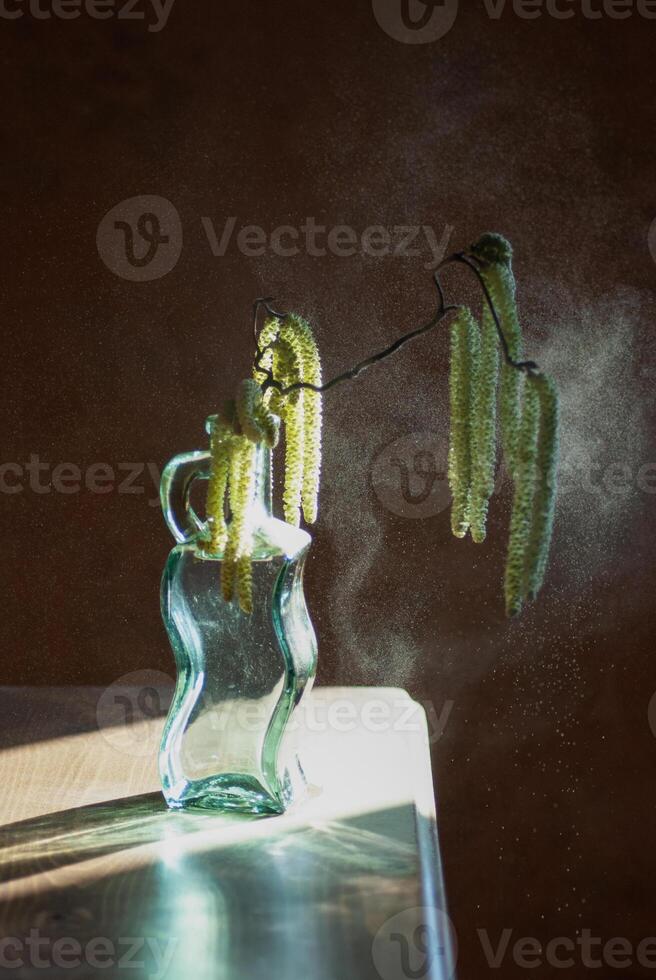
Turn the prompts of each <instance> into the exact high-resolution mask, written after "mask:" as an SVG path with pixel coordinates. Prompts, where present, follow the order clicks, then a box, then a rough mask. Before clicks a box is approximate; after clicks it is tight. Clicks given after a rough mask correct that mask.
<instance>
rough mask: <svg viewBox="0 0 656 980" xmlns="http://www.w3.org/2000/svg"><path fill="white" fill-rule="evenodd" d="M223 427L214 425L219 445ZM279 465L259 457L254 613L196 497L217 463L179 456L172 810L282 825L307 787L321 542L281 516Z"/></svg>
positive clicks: (165, 775) (168, 741) (169, 616)
mask: <svg viewBox="0 0 656 980" xmlns="http://www.w3.org/2000/svg"><path fill="white" fill-rule="evenodd" d="M214 424H215V417H210V419H208V421H207V431H208V432H209V433H210V434H211V433H212V428H213V425H214ZM270 460H271V453H270V451H269V450H268V449H266V448H264V447H258V448H257V451H256V462H255V466H256V491H255V496H254V502H253V504H252V507H251V510H250V512H249V514H248V518H247V519H248V520H250V522H251V526H252V528H253V531H254V542H255V549H254V553H253V612H252V613H251V614H250V615H247V614H246V613H244V612H242V610H241V609H240V608H239V605H238V603H237V602H225V600H224V599H223V596H222V593H221V562H222V559H223V554H222V553H216V554H212V553H210V552H209V551H208V550H206V549H209V548H210V545H209V543H208V542H209V532H208V524H207V522H206V521H203V520H201V518H200V517H199V516H198V515H197V514H196V512H195V511H194V509H193V506H192V504H191V493H192V489H193V487H194V485H195V484H196V482H197V481H198V480H208V479H209V473H210V453H209V452H202V451H201V452H191V453H185V454H183V455H181V456H177V457H176V458H175V459H173V460H171V462H170V463H169V464H168V465H167V466H166V468H165V469H164V472H163V474H162V481H161V488H160V496H161V503H162V510H163V512H164V517H165V520H166V523H167V524H168V526H169V528H170V530H171V532H172V534H173V536H174V538H175V539H176V542H177V543H176V545H175V547H174V548H173V550H172V551H171V553H170V555H169V557H168V561H167V563H166V567H165V569H164V575H163V577H162V591H161V603H162V616H163V619H164V624H165V626H166V630H167V632H168V635H169V639H170V641H171V645H172V647H173V653H174V656H175V660H176V666H177V682H176V687H175V693H174V696H173V701H172V703H171V707H170V709H169V713H168V716H167V719H166V723H165V726H164V732H163V736H162V742H161V747H160V754H159V768H160V777H161V782H162V790H163V793H164V797H165V799H166V802H167V803H168V805H169V806H170V807H174V808H179V807H185V806H197V807H206V808H211V809H216V810H230V811H243V812H248V813H262V814H274V813H282V812H284V811H285V810H287V809H288V808H289V806H291V805H292V803H294V802H296V801H297V800H298V799H299V798H302V797H303V796H304V795H305V793H306V791H307V781H306V777H305V773H304V770H303V766H302V763H301V760H300V756H299V744H298V737H297V736H298V732H297V731H295V730H294V729H295V728H297V727H298V726H294V725H293V724H292V716H293V714H294V712H295V710H296V709H297V708H298V706H299V704H300V703H301V699H302V698H303V696H304V695H306V694H308V693H309V691H310V689H311V687H312V684H313V681H314V677H315V673H316V664H317V646H316V637H315V634H314V629H313V627H312V623H311V621H310V618H309V615H308V610H307V606H306V603H305V596H304V592H303V567H304V564H305V559H306V557H307V554H308V550H309V548H310V544H311V540H312V539H311V538H310V535H309V534H308V533H307V532H306V531H304V530H300V529H299V528H296V527H292V526H291V525H289V524H285V523H284V522H283V521H280V520H277V519H276V518H274V517H273V515H272V509H271V469H270V466H271V462H270Z"/></svg>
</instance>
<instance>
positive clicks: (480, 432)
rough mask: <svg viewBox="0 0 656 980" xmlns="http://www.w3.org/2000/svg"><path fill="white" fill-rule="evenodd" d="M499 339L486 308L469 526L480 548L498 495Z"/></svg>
mask: <svg viewBox="0 0 656 980" xmlns="http://www.w3.org/2000/svg"><path fill="white" fill-rule="evenodd" d="M498 381H499V338H498V336H497V329H496V325H495V323H494V320H493V318H492V314H491V313H490V310H489V308H488V307H487V306H485V307H484V308H483V316H482V323H481V353H480V359H479V369H478V383H477V385H476V387H475V389H474V394H473V419H472V464H471V494H470V501H469V522H470V525H471V536H472V538H473V539H474V541H475V542H476V543H477V544H480V543H481V542H482V541H484V540H485V536H486V533H487V512H488V507H489V503H490V497H491V496H492V494H493V493H494V476H495V467H496V454H497V387H498Z"/></svg>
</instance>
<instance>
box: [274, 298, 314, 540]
mask: <svg viewBox="0 0 656 980" xmlns="http://www.w3.org/2000/svg"><path fill="white" fill-rule="evenodd" d="M280 336H281V338H282V339H283V340H286V341H287V342H288V343H289V345H290V347H291V348H292V349H293V351H294V354H295V355H296V363H297V365H298V368H299V370H300V376H299V377H298V379H297V380H299V381H303V382H304V383H306V384H312V385H316V386H317V387H318V386H320V385H321V362H320V359H319V351H318V349H317V345H316V342H315V339H314V337H313V335H312V330H311V328H310V325H309V324H308V323H307V322H306V321H305V320H303V319H302V318H301V317H299V316H296V315H294V314H291V315H290V316H289V318H288V320H286V321H285V323H283V325H282V327H281V329H280ZM300 396H301V399H302V403H303V479H302V489H301V502H302V506H303V517H304V518H305V520H306V522H307V523H308V524H313V523H314V522H315V521H316V519H317V500H318V494H319V478H320V473H321V395H320V394H319V393H318V392H315V391H312V390H310V389H304V390H303V391H302V392H300Z"/></svg>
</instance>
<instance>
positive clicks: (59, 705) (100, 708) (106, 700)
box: [0, 684, 173, 750]
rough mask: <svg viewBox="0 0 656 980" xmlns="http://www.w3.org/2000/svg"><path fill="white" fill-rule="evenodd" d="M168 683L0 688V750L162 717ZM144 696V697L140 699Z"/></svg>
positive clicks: (167, 699)
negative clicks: (106, 686)
mask: <svg viewBox="0 0 656 980" xmlns="http://www.w3.org/2000/svg"><path fill="white" fill-rule="evenodd" d="M172 693H173V685H172V684H171V685H156V684H153V685H144V686H142V687H135V686H133V685H127V686H126V685H123V686H121V685H115V689H113V688H111V687H110V688H104V687H46V686H44V687H0V750H3V749H12V748H16V747H17V746H19V745H32V744H34V743H36V742H46V741H49V740H51V739H55V738H63V737H64V736H66V735H80V734H82V733H83V732H93V731H98V730H104V729H107V730H111V729H112V728H127V730H129V729H130V726H131V725H132V724H134V723H135V722H139V721H143V720H147V721H155V720H156V719H161V720H162V723H163V722H164V718H165V717H166V712H167V711H168V707H169V704H170V702H171V697H172ZM144 695H146V697H144Z"/></svg>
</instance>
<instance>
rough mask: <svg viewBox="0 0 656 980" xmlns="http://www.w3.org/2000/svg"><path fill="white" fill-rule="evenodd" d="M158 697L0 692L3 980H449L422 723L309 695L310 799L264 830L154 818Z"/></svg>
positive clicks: (401, 698) (383, 699) (251, 820)
mask: <svg viewBox="0 0 656 980" xmlns="http://www.w3.org/2000/svg"><path fill="white" fill-rule="evenodd" d="M169 697H170V688H169V687H167V686H166V684H165V683H164V684H163V685H162V687H161V689H160V688H156V687H151V688H150V689H149V691H148V692H147V697H146V696H144V692H143V690H139V689H137V688H126V689H122V690H120V691H117V690H116V689H115V688H110V689H108V690H106V691H103V690H101V689H97V688H88V687H87V688H1V689H0V739H1V741H0V744H1V746H2V751H1V752H0V787H1V788H2V792H1V794H0V974H3V973H4V970H6V971H7V975H8V976H13V977H15V978H18V980H26V978H31V977H43V976H57V977H69V976H70V977H75V978H86V977H96V976H103V977H106V978H109V977H135V978H136V977H139V978H141V977H151V978H153V980H160V978H163V977H166V978H168V980H183V978H184V980H188V978H190V977H193V978H194V980H210V978H211V980H227V978H230V980H260V978H265V977H266V978H267V980H287V978H289V980H306V978H308V980H310V978H311V980H324V978H325V980H328V978H340V980H355V978H363V980H368V978H372V980H376V978H380V980H397V978H399V980H409V978H410V977H412V978H415V980H417V978H422V980H424V978H432V980H447V978H449V977H451V976H452V974H453V962H454V958H455V948H454V945H455V941H454V938H453V936H452V934H451V932H450V926H449V922H448V918H447V916H446V915H445V914H444V910H445V909H446V906H445V898H444V891H443V884H442V874H441V864H440V857H439V849H438V844H437V833H436V823H435V806H434V798H433V787H432V779H431V770H430V757H429V751H428V737H427V730H426V721H425V717H424V713H423V710H422V708H421V707H420V706H419V705H417V704H415V703H414V702H412V701H411V700H410V698H409V697H408V695H407V694H405V693H404V692H403V691H399V690H392V689H365V688H360V689H356V688H344V689H338V688H318V689H315V691H314V692H313V694H312V698H311V700H310V702H309V704H308V707H307V709H306V710H305V709H304V711H303V716H302V719H301V721H300V722H299V724H300V725H301V727H302V732H301V734H302V738H303V742H304V744H305V746H306V753H305V760H304V761H305V762H306V764H307V769H308V775H309V777H310V780H311V782H312V786H313V788H312V792H311V796H310V798H309V799H308V800H307V801H306V802H304V803H303V804H302V805H300V806H299V807H297V808H296V809H295V810H292V811H291V812H289V813H287V814H285V815H283V816H280V817H273V818H272V817H268V818H256V817H244V816H237V815H224V814H216V813H211V812H203V811H185V812H171V811H169V810H167V809H166V807H165V805H164V802H163V800H162V797H161V795H160V793H159V787H158V778H157V770H156V753H157V745H158V741H159V734H160V731H161V727H162V711H163V710H164V709H165V707H166V704H167V702H168V698H169ZM149 699H150V700H149ZM3 968H4V970H3Z"/></svg>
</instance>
